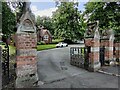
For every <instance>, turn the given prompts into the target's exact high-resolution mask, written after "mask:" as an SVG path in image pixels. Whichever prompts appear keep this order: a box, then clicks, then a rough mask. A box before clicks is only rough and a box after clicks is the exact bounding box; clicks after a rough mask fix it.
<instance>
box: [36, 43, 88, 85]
mask: <svg viewBox="0 0 120 90" xmlns="http://www.w3.org/2000/svg"><path fill="white" fill-rule="evenodd" d="M72 46H75V45H72ZM72 46H69V47H63V48H56V49H51V50H44V51H39V52H38V56H37V57H38V75H39V80H40V81H43V82H45V83H48V82H53V81H56V80H60V79H64V78H67V77H71V76H74V75H78V74H83V73H86V72H87V71H84V70H82V69H81V70H80V69H79V68H77V67H74V66H72V65H70V51H69V50H70V47H72ZM76 46H77V45H76Z"/></svg>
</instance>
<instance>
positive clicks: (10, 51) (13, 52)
mask: <svg viewBox="0 0 120 90" xmlns="http://www.w3.org/2000/svg"><path fill="white" fill-rule="evenodd" d="M0 46H1V47H2V49H4V46H5V45H0ZM15 51H16V48H15V47H14V46H10V45H9V54H10V55H13V54H15Z"/></svg>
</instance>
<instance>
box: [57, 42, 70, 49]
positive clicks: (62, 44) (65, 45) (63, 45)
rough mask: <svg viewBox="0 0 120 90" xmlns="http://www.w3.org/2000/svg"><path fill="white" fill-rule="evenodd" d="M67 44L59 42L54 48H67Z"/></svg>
mask: <svg viewBox="0 0 120 90" xmlns="http://www.w3.org/2000/svg"><path fill="white" fill-rule="evenodd" d="M67 46H68V44H67V43H64V42H59V43H58V44H56V47H57V48H58V47H67Z"/></svg>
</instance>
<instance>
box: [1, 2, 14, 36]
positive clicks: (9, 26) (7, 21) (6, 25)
mask: <svg viewBox="0 0 120 90" xmlns="http://www.w3.org/2000/svg"><path fill="white" fill-rule="evenodd" d="M14 27H15V14H14V13H13V12H12V11H11V9H10V7H9V6H8V4H7V2H2V33H3V37H4V38H7V37H8V36H10V35H11V33H14V30H13V29H14Z"/></svg>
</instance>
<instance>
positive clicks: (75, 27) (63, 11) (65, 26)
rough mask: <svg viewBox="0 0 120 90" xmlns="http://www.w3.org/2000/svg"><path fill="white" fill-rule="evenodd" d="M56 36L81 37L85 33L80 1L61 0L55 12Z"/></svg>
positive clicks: (66, 37)
mask: <svg viewBox="0 0 120 90" xmlns="http://www.w3.org/2000/svg"><path fill="white" fill-rule="evenodd" d="M53 22H54V28H55V31H54V36H55V37H56V38H63V39H71V40H73V39H74V38H76V39H80V38H83V35H84V30H85V29H84V25H83V23H84V22H83V17H82V15H81V14H80V12H79V11H78V3H73V2H61V4H60V6H58V9H57V11H56V12H54V14H53Z"/></svg>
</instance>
